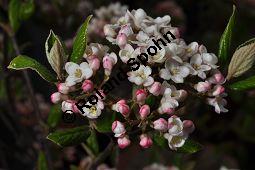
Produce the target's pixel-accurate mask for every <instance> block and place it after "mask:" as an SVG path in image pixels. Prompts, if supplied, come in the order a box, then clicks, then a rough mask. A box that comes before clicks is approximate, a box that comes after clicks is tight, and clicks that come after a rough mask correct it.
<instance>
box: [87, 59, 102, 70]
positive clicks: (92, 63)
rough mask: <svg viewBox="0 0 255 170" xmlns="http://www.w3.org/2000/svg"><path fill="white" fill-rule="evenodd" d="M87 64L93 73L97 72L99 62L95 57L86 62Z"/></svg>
mask: <svg viewBox="0 0 255 170" xmlns="http://www.w3.org/2000/svg"><path fill="white" fill-rule="evenodd" d="M88 62H89V67H90V68H91V69H92V70H93V71H97V70H98V69H99V67H100V60H99V59H98V58H97V57H93V58H92V59H90V60H88Z"/></svg>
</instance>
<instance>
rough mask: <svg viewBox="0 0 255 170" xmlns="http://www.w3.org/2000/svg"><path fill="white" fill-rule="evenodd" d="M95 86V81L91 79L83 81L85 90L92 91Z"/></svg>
mask: <svg viewBox="0 0 255 170" xmlns="http://www.w3.org/2000/svg"><path fill="white" fill-rule="evenodd" d="M93 88H94V85H93V82H92V81H91V80H85V81H84V82H83V83H82V90H83V91H84V92H90V91H92V90H93Z"/></svg>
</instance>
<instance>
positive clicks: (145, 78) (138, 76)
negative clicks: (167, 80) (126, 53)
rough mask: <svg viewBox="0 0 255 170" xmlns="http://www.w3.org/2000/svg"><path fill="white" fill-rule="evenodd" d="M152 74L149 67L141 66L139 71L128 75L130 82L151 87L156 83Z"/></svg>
mask: <svg viewBox="0 0 255 170" xmlns="http://www.w3.org/2000/svg"><path fill="white" fill-rule="evenodd" d="M151 72H152V70H151V68H150V67H149V66H144V65H140V67H139V69H138V70H136V71H130V72H128V73H127V75H128V76H129V77H128V80H129V81H130V82H133V83H135V84H136V85H143V86H145V87H147V86H150V85H152V84H153V82H154V79H153V78H152V77H151V76H150V75H151Z"/></svg>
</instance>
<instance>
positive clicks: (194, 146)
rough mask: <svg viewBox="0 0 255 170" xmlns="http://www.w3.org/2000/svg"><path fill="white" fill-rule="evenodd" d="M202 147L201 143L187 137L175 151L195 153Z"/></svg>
mask: <svg viewBox="0 0 255 170" xmlns="http://www.w3.org/2000/svg"><path fill="white" fill-rule="evenodd" d="M201 149H202V145H201V144H199V143H197V142H194V141H192V140H189V139H187V140H186V141H185V144H184V145H183V146H182V147H180V148H178V149H177V151H178V152H181V153H196V152H198V151H200V150H201Z"/></svg>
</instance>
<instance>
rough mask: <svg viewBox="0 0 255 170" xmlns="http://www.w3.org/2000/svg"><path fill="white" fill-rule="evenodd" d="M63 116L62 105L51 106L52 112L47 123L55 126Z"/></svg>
mask: <svg viewBox="0 0 255 170" xmlns="http://www.w3.org/2000/svg"><path fill="white" fill-rule="evenodd" d="M61 117H62V110H61V106H60V105H53V106H51V109H50V113H49V116H48V119H47V123H48V125H49V126H50V127H52V128H54V127H56V126H57V124H58V123H59V122H60V120H61Z"/></svg>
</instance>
